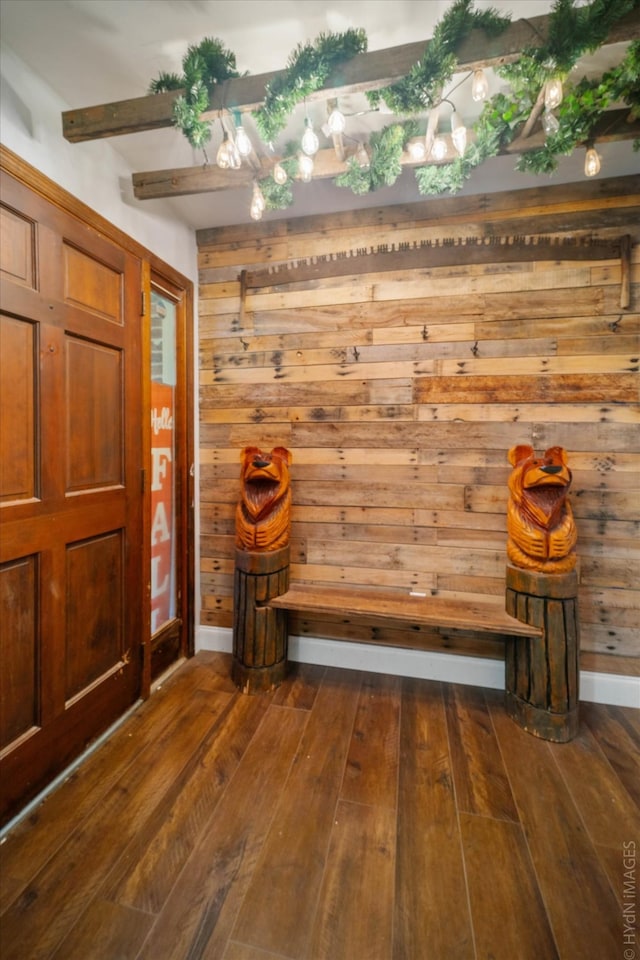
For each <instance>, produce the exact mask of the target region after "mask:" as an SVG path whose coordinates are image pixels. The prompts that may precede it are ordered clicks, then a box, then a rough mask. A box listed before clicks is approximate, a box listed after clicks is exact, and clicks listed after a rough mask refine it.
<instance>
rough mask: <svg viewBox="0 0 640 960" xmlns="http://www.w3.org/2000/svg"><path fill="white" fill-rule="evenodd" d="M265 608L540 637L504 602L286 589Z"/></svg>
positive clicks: (296, 586)
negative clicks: (514, 614)
mask: <svg viewBox="0 0 640 960" xmlns="http://www.w3.org/2000/svg"><path fill="white" fill-rule="evenodd" d="M268 604H269V606H270V607H275V608H276V609H281V610H295V611H298V612H299V613H310V614H311V613H320V614H329V615H331V616H343V617H364V616H366V617H371V618H380V619H384V620H397V621H400V622H405V623H414V624H424V625H426V626H432V627H444V628H448V629H456V630H474V631H477V632H479V633H492V634H499V635H504V636H510V637H529V638H531V637H533V638H536V637H542V632H543V631H542V629H541V628H540V627H535V626H531V625H530V624H527V623H522V622H521V621H520V620H516V619H515V617H511V616H510V615H509V614H508V613H507V612H506V610H505V608H504V597H493V596H487V597H479V598H478V599H474V600H459V599H455V598H452V597H441V596H435V597H433V596H430V595H428V596H416V595H415V594H413V595H412V594H409V593H406V594H401V593H398V592H394V591H390V590H379V589H377V588H367V587H363V588H354V587H342V586H333V585H332V586H319V585H316V584H305V583H295V584H291V586H290V587H289V589H288V590H287V591H286V593H283V594H281V595H280V596H279V597H273V598H271V599H270V600H269V602H268Z"/></svg>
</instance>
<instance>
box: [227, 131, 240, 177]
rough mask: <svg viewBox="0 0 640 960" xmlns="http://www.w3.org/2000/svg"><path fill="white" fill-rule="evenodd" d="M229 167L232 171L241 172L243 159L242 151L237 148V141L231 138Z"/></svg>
mask: <svg viewBox="0 0 640 960" xmlns="http://www.w3.org/2000/svg"><path fill="white" fill-rule="evenodd" d="M228 150H229V166H230V167H231V169H232V170H239V169H240V167H241V166H242V157H241V156H240V151H239V150H238V148H237V146H236V142H235V140H233V139H232V138H231V137H229V147H228Z"/></svg>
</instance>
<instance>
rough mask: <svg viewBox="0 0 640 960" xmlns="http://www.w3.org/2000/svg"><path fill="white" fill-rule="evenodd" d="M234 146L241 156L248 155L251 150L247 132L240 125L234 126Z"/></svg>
mask: <svg viewBox="0 0 640 960" xmlns="http://www.w3.org/2000/svg"><path fill="white" fill-rule="evenodd" d="M236 147H237V148H238V153H239V154H240V156H241V157H248V156H249V155H250V153H251V151H252V150H253V144H252V143H251V140H250V139H249V134H248V133H247V131H246V130H245V128H244V127H243V126H242V125H240V126H239V127H237V128H236Z"/></svg>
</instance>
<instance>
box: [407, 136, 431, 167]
mask: <svg viewBox="0 0 640 960" xmlns="http://www.w3.org/2000/svg"><path fill="white" fill-rule="evenodd" d="M409 156H410V157H411V159H412V160H415V161H417V162H420V161H421V160H425V159H426V156H427V147H426V144H425V142H424V140H410V141H409Z"/></svg>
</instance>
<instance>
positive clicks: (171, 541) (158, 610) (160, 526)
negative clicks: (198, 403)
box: [151, 290, 178, 636]
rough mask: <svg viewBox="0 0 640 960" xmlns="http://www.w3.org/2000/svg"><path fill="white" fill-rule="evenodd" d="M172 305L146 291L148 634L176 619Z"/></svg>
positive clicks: (174, 371) (174, 378)
mask: <svg viewBox="0 0 640 960" xmlns="http://www.w3.org/2000/svg"><path fill="white" fill-rule="evenodd" d="M176 384H177V377H176V305H175V303H173V301H171V300H170V299H168V298H167V297H165V296H163V295H162V294H161V293H159V292H158V291H156V290H152V291H151V515H152V520H151V636H154V635H155V634H156V633H158V631H159V630H162V628H163V627H164V626H166V624H168V623H170V622H171V621H172V620H174V618H175V617H176V616H177V611H178V602H177V600H178V598H177V589H178V578H177V576H176V478H177V473H176V468H175V463H176V431H175V422H176Z"/></svg>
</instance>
